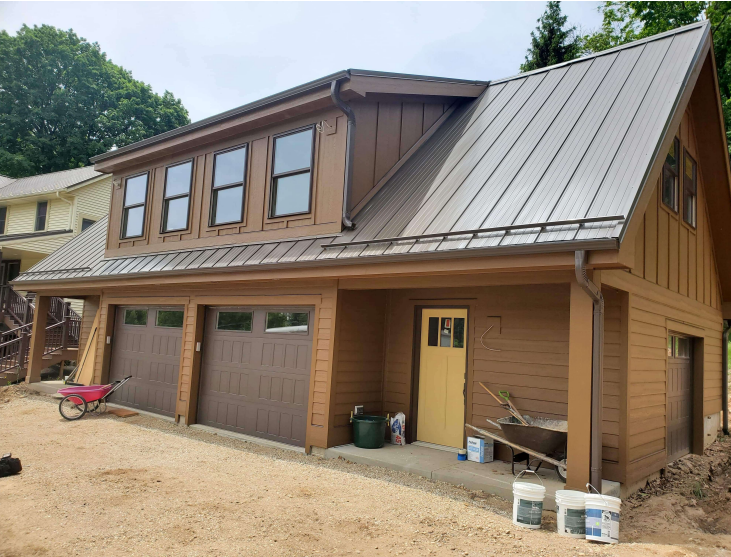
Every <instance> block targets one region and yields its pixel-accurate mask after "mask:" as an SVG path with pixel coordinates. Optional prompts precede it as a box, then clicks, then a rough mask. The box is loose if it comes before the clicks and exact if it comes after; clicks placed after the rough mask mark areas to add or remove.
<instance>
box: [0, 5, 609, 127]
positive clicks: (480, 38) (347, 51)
mask: <svg viewBox="0 0 731 557" xmlns="http://www.w3.org/2000/svg"><path fill="white" fill-rule="evenodd" d="M599 4H600V3H599V2H564V3H563V4H562V8H563V11H564V13H566V14H567V15H568V16H569V23H570V24H573V25H577V26H578V27H580V28H582V29H583V30H585V31H588V30H591V29H596V28H598V27H599V25H600V23H601V17H600V15H599V14H598V13H597V6H598V5H599ZM544 9H545V2H449V3H446V2H299V3H288V2H267V3H256V2H248V3H245V2H220V3H214V2H207V3H204V2H185V3H183V2H149V3H135V2H108V3H102V2H83V3H81V2H79V3H76V2H54V3H42V2H2V3H0V26H2V28H3V29H5V30H6V31H8V32H10V33H13V34H14V33H15V32H16V31H17V30H18V29H19V28H20V26H21V25H22V24H23V23H25V24H28V25H34V24H35V25H41V24H43V23H46V24H49V25H54V26H56V27H60V28H62V29H69V28H73V29H74V31H76V32H77V33H78V34H79V35H81V36H82V37H84V38H86V39H87V40H89V41H96V42H98V43H99V44H100V45H101V47H102V50H104V51H105V52H106V53H107V55H108V56H109V57H110V58H111V59H112V60H113V61H114V62H115V63H117V64H120V65H122V66H124V67H125V68H126V69H127V70H130V71H131V72H132V73H133V75H134V77H135V78H136V79H140V80H142V81H145V82H146V83H149V84H151V85H152V87H153V88H154V89H155V91H157V92H162V91H164V90H165V89H168V90H170V91H172V92H173V93H174V94H175V95H176V96H177V97H180V98H181V99H182V100H183V104H184V105H185V106H186V107H187V108H188V110H189V112H190V116H191V119H192V120H193V121H195V120H200V119H201V118H205V117H207V116H211V115H213V114H217V113H219V112H222V111H224V110H228V109H231V108H234V107H237V106H240V105H242V104H245V103H247V102H250V101H253V100H256V99H259V98H261V97H264V96H267V95H270V94H272V93H276V92H278V91H282V90H284V89H287V88H289V87H293V86H295V85H298V84H300V83H304V82H306V81H310V80H312V79H316V78H318V77H322V76H324V75H327V74H330V73H333V72H335V71H338V70H341V69H346V68H361V69H369V70H380V71H391V72H402V73H416V74H427V75H438V76H446V77H455V78H465V79H479V80H488V79H497V78H500V77H507V76H510V75H513V74H515V73H517V72H518V66H519V65H520V64H521V62H522V61H523V59H524V57H525V51H526V48H527V47H528V44H529V40H530V31H531V30H532V29H533V28H534V27H535V26H536V19H537V18H538V17H540V15H541V13H542V12H543V11H544Z"/></svg>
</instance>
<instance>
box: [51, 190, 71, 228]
mask: <svg viewBox="0 0 731 557" xmlns="http://www.w3.org/2000/svg"><path fill="white" fill-rule="evenodd" d="M56 197H58V198H59V199H60V200H61V201H65V202H66V203H68V204H69V228H68V229H69V230H73V229H74V219H75V217H76V215H74V212H75V211H74V202H73V201H71V200H70V199H66V198H65V197H61V192H60V191H57V192H56ZM46 218H48V217H46ZM46 225H48V223H46Z"/></svg>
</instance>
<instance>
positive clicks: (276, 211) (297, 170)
mask: <svg viewBox="0 0 731 557" xmlns="http://www.w3.org/2000/svg"><path fill="white" fill-rule="evenodd" d="M314 131H315V128H313V127H311V128H307V129H304V130H298V131H295V132H292V133H288V134H287V135H281V136H279V137H276V138H274V171H273V172H272V188H271V203H270V209H269V216H270V217H283V216H287V215H298V214H301V213H309V212H310V204H311V201H310V190H311V183H312V157H313V145H314V136H315V135H314Z"/></svg>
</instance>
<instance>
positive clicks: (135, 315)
mask: <svg viewBox="0 0 731 557" xmlns="http://www.w3.org/2000/svg"><path fill="white" fill-rule="evenodd" d="M124 324H125V325H147V310H146V309H126V310H124Z"/></svg>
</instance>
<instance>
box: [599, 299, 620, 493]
mask: <svg viewBox="0 0 731 557" xmlns="http://www.w3.org/2000/svg"><path fill="white" fill-rule="evenodd" d="M602 294H603V296H604V405H603V409H602V422H603V424H602V458H603V460H604V461H605V463H611V464H615V465H616V464H619V462H620V456H619V436H620V412H621V410H620V408H621V397H622V392H621V382H622V379H621V376H622V369H621V361H622V293H620V292H618V291H616V290H613V289H611V288H602ZM605 475H606V474H605ZM612 479H614V478H612Z"/></svg>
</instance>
